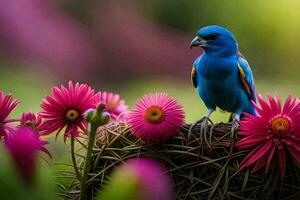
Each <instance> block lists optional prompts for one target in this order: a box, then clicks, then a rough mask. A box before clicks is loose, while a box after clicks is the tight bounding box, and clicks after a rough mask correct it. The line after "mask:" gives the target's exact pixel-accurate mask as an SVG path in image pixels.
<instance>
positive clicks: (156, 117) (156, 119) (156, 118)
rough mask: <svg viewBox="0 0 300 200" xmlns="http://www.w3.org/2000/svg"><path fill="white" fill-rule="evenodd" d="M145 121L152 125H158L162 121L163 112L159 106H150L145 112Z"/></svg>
mask: <svg viewBox="0 0 300 200" xmlns="http://www.w3.org/2000/svg"><path fill="white" fill-rule="evenodd" d="M145 119H146V120H147V121H148V122H150V123H152V124H157V123H160V122H161V121H162V120H163V119H164V111H163V109H162V108H161V107H160V106H151V107H149V108H148V109H147V110H146V112H145Z"/></svg>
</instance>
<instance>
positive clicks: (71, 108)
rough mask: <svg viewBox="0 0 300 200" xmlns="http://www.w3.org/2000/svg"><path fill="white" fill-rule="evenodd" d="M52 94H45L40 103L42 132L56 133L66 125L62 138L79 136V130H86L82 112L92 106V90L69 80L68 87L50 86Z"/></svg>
mask: <svg viewBox="0 0 300 200" xmlns="http://www.w3.org/2000/svg"><path fill="white" fill-rule="evenodd" d="M52 93H53V96H46V97H45V98H44V100H43V102H42V103H41V108H42V109H43V111H42V112H41V113H40V115H41V116H42V118H43V120H42V124H41V126H40V129H41V131H42V132H43V134H50V133H52V132H54V131H57V134H59V133H60V131H61V130H62V129H63V128H65V127H66V129H65V133H64V138H65V139H66V137H67V136H72V137H77V136H79V130H81V131H82V132H83V133H85V132H86V128H87V122H86V121H85V120H84V117H83V115H84V113H85V112H86V111H87V110H88V109H90V108H92V107H93V101H94V97H95V96H94V90H92V89H91V88H90V87H89V86H88V85H86V84H79V83H76V84H75V85H73V83H72V81H70V82H69V85H68V88H66V87H64V86H61V88H58V87H53V88H52Z"/></svg>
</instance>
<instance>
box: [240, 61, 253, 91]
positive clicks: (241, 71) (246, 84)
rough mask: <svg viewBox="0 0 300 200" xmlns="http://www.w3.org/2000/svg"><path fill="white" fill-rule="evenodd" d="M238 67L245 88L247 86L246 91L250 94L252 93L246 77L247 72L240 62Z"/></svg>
mask: <svg viewBox="0 0 300 200" xmlns="http://www.w3.org/2000/svg"><path fill="white" fill-rule="evenodd" d="M238 68H239V72H240V79H241V81H242V83H243V85H244V88H245V90H246V92H247V93H248V94H249V95H251V90H250V87H249V85H248V83H247V81H246V80H245V77H246V75H245V72H244V71H243V69H242V67H241V66H240V63H238Z"/></svg>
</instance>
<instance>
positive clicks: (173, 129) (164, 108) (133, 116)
mask: <svg viewBox="0 0 300 200" xmlns="http://www.w3.org/2000/svg"><path fill="white" fill-rule="evenodd" d="M127 122H128V125H129V127H130V129H131V130H132V133H133V134H134V135H135V136H137V137H139V138H141V139H142V140H145V141H152V142H161V141H162V140H167V139H170V138H171V137H173V136H175V135H176V134H178V133H179V131H180V129H181V128H182V126H183V124H184V112H183V110H182V106H181V105H180V104H178V103H177V101H176V100H175V99H174V98H173V97H170V96H169V95H167V94H166V93H155V94H152V93H150V94H148V95H145V96H144V97H142V99H140V100H139V101H137V102H136V103H135V109H134V110H132V111H131V112H129V113H128V116H127Z"/></svg>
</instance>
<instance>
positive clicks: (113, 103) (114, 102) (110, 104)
mask: <svg viewBox="0 0 300 200" xmlns="http://www.w3.org/2000/svg"><path fill="white" fill-rule="evenodd" d="M118 102H119V101H118V100H116V99H114V100H112V101H110V102H108V103H107V104H106V107H105V108H106V110H113V109H114V108H115V107H117V105H118Z"/></svg>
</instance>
